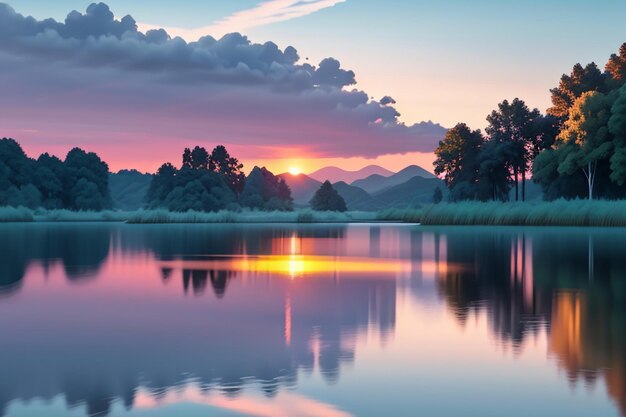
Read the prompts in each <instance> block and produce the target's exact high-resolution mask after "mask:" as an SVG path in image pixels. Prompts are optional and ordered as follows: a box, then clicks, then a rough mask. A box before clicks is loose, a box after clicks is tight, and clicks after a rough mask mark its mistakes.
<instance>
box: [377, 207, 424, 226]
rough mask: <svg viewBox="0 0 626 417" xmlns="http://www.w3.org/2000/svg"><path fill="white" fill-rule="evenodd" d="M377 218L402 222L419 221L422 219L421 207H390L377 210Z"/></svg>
mask: <svg viewBox="0 0 626 417" xmlns="http://www.w3.org/2000/svg"><path fill="white" fill-rule="evenodd" d="M376 219H377V220H381V221H391V222H404V223H419V222H421V219H422V209H421V208H401V209H398V208H390V209H385V210H382V211H380V212H378V215H377V216H376Z"/></svg>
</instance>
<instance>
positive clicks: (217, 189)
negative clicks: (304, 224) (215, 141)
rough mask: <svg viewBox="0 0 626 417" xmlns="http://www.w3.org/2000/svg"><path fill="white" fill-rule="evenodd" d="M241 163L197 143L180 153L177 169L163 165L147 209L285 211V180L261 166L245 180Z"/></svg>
mask: <svg viewBox="0 0 626 417" xmlns="http://www.w3.org/2000/svg"><path fill="white" fill-rule="evenodd" d="M242 168H243V165H242V164H240V163H239V161H238V160H237V159H236V158H234V157H232V156H230V154H229V153H228V151H227V150H226V148H225V147H224V146H216V147H215V148H214V149H213V152H211V154H210V155H209V153H208V152H207V151H206V150H205V149H204V148H201V147H199V146H196V147H195V148H194V149H193V150H191V149H189V148H187V149H185V151H184V152H183V161H182V167H181V169H176V168H175V167H174V166H173V165H172V164H170V163H166V164H163V165H162V166H161V167H160V168H159V169H158V171H157V173H156V174H155V175H154V177H153V178H152V182H151V183H150V187H149V189H148V192H147V196H146V199H147V206H148V208H152V209H156V208H164V209H168V210H171V211H176V212H187V211H194V212H211V211H212V212H216V211H220V210H226V209H228V210H231V211H233V210H234V211H237V210H239V209H240V208H241V207H242V206H243V207H248V208H252V209H258V210H269V211H274V210H277V211H289V210H292V208H293V200H292V199H291V192H290V191H289V187H288V186H287V184H285V182H284V181H283V180H282V179H280V178H278V177H276V176H274V175H273V174H272V173H271V172H269V171H268V170H267V169H265V168H258V167H255V168H254V169H253V170H252V172H251V173H250V176H249V177H248V178H247V179H246V178H245V176H244V174H243V173H242V172H241V169H242Z"/></svg>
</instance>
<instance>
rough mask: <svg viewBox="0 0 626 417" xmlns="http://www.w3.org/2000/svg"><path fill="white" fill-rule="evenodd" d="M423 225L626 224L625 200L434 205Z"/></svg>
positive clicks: (621, 225)
mask: <svg viewBox="0 0 626 417" xmlns="http://www.w3.org/2000/svg"><path fill="white" fill-rule="evenodd" d="M421 223H422V224H424V225H497V226H598V227H610V226H617V227H623V226H626V201H600V200H599V201H586V200H575V201H566V200H557V201H552V202H537V203H496V202H490V203H480V202H463V203H454V204H437V205H432V206H429V207H428V208H426V209H425V210H424V211H423V213H422V216H421Z"/></svg>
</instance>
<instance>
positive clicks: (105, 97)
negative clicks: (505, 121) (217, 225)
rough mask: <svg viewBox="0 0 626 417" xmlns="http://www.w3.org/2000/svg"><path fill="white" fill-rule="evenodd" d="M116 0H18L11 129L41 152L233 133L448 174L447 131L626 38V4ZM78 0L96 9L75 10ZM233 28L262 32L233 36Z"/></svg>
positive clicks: (307, 164)
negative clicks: (442, 160) (97, 2)
mask: <svg viewBox="0 0 626 417" xmlns="http://www.w3.org/2000/svg"><path fill="white" fill-rule="evenodd" d="M106 3H107V4H108V6H109V7H110V9H111V11H112V14H109V12H108V10H107V8H106V7H103V6H101V7H93V8H91V9H90V11H89V12H87V13H86V10H87V7H88V6H89V4H90V2H89V1H82V0H55V1H54V2H51V1H42V0H14V1H9V2H8V4H6V3H5V4H3V3H1V2H0V91H2V94H0V127H1V128H2V129H1V131H0V136H10V137H14V138H15V139H17V140H18V141H19V142H20V143H21V144H22V145H23V147H24V148H25V150H26V151H27V153H29V155H31V156H37V155H38V154H39V153H41V152H45V151H49V152H52V153H54V154H57V155H59V156H63V155H64V154H65V153H66V152H67V151H68V150H69V149H70V148H71V147H74V146H80V147H83V148H85V149H87V150H93V151H96V152H98V153H99V154H100V155H101V156H102V157H103V159H105V160H106V161H107V162H108V163H109V166H110V168H111V169H112V170H118V169H121V168H138V169H140V170H142V171H154V170H155V169H156V168H157V167H158V166H159V165H160V164H161V163H163V162H165V161H172V162H174V163H177V164H178V163H179V159H180V158H179V155H180V153H181V151H182V148H184V147H186V146H193V145H196V144H199V145H202V146H205V147H207V148H210V147H212V146H214V145H215V144H225V145H226V146H227V147H228V149H229V150H231V153H232V154H234V155H235V156H238V157H239V158H240V159H241V160H243V162H244V163H245V164H246V166H247V168H248V169H249V168H251V166H252V165H254V164H263V165H267V166H268V168H270V169H272V170H274V171H276V172H282V171H286V170H287V169H289V168H290V167H299V168H301V169H302V170H303V171H305V172H310V171H312V170H315V169H317V168H320V167H322V166H325V165H337V166H340V167H343V168H347V169H358V168H361V167H362V166H364V165H368V164H371V163H377V164H380V165H382V166H384V167H386V168H388V169H392V170H399V169H401V168H403V167H404V166H406V165H408V164H412V163H415V164H420V165H422V166H423V167H424V168H426V169H429V170H431V169H432V166H431V162H432V150H433V149H434V147H435V146H436V143H437V141H438V139H439V138H441V137H442V135H443V133H444V132H445V129H444V128H449V127H452V126H453V125H454V124H456V123H457V122H459V121H464V122H467V123H468V124H469V125H470V126H472V127H475V128H484V125H485V121H484V120H485V116H486V115H487V113H488V112H489V111H490V110H491V109H492V108H494V107H495V106H496V104H497V103H498V102H500V101H501V100H502V99H505V98H513V97H520V98H522V99H524V100H526V102H527V103H528V104H529V105H530V106H533V107H538V108H539V109H540V110H542V111H545V109H546V108H547V107H548V106H549V91H548V90H549V89H550V88H551V87H554V86H555V85H557V84H558V79H559V77H560V75H561V74H562V73H563V72H566V71H569V69H570V68H571V67H572V65H573V64H575V63H576V62H579V61H580V62H582V63H587V62H590V61H596V62H597V63H598V64H599V65H600V66H601V67H602V66H603V65H604V63H605V62H606V60H607V58H608V56H609V55H610V54H611V53H613V52H615V51H616V50H617V49H618V47H619V46H620V45H621V44H622V43H623V42H624V41H626V25H624V19H625V18H626V2H624V1H623V0H606V1H603V2H602V4H601V5H599V4H597V3H595V4H594V3H593V2H589V1H579V0H549V1H546V0H542V1H540V0H528V1H496V0H477V1H471V2H470V1H467V0H441V1H437V2H432V1H428V2H426V1H421V0H414V1H408V0H402V1H400V0H388V1H380V0H300V1H297V0H267V1H261V0H229V1H223V0H220V1H207V0H204V1H201V0H179V1H176V2H158V3H156V2H154V1H153V0H133V1H131V2H129V1H122V0H108V1H107V2H106ZM13 9H14V10H15V11H13ZM72 10H78V11H79V12H80V13H82V14H85V13H86V15H76V14H74V15H72V16H70V18H69V19H68V24H67V25H66V24H63V22H64V21H65V19H66V16H67V15H68V13H69V12H70V11H72ZM16 13H17V14H16ZM18 14H21V15H24V16H30V15H32V16H33V17H34V18H35V19H37V21H35V20H29V19H25V18H23V17H22V16H20V15H18ZM128 14H130V15H132V17H133V18H134V20H135V21H136V24H137V26H138V29H139V31H141V32H145V31H147V30H149V29H156V28H165V29H166V30H167V32H168V33H169V34H170V35H171V36H172V37H174V36H181V37H182V38H184V39H185V41H187V42H194V41H197V40H198V38H200V37H202V36H204V35H211V36H213V38H215V39H217V41H214V40H207V38H205V39H204V40H203V41H200V42H199V43H186V42H183V41H182V40H166V39H165V38H164V37H163V36H164V35H163V34H162V33H160V32H151V35H150V36H147V37H146V36H143V35H141V36H140V34H137V33H136V32H135V28H134V22H133V21H131V20H129V19H123V20H122V21H121V22H119V21H118V22H117V23H115V22H114V21H113V20H112V18H113V16H114V17H115V19H118V20H119V19H122V18H123V17H124V16H126V15H128ZM47 18H53V19H55V20H56V21H57V22H59V23H55V22H51V21H46V22H41V21H42V20H44V19H47ZM231 32H239V33H241V34H243V35H245V36H247V37H248V40H246V39H244V38H242V37H241V36H233V35H230V36H228V37H227V38H224V39H221V40H220V38H221V37H222V36H223V35H225V34H228V33H231ZM142 36H143V37H142ZM265 42H273V43H274V44H276V46H277V48H275V47H274V46H273V45H271V44H266V45H265V46H263V44H265ZM289 46H291V47H292V48H288V47H289ZM294 48H295V50H294ZM296 51H297V52H296ZM330 57H332V58H334V59H333V60H326V61H323V60H324V59H326V58H330ZM322 61H323V64H322V65H321V66H320V63H321V62H322ZM312 66H314V67H316V68H313V67H312ZM318 67H319V68H318ZM350 71H353V72H350ZM353 81H356V84H353ZM353 89H356V90H358V91H353ZM391 98H392V99H391ZM394 102H395V103H394ZM396 111H397V112H396ZM398 114H399V115H398ZM429 121H432V123H430V122H429Z"/></svg>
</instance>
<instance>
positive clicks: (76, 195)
mask: <svg viewBox="0 0 626 417" xmlns="http://www.w3.org/2000/svg"><path fill="white" fill-rule="evenodd" d="M0 206H16V207H17V206H24V207H28V208H37V207H44V208H47V209H62V208H65V209H71V210H102V209H106V208H110V207H111V206H112V202H111V196H110V192H109V167H108V166H107V164H106V163H105V162H103V161H102V160H101V159H100V157H98V155H96V154H95V153H92V152H85V151H84V150H82V149H80V148H74V149H72V150H71V151H69V152H68V154H67V156H66V157H65V159H64V160H61V159H59V158H57V157H56V156H51V155H49V154H47V153H44V154H42V155H41V156H40V157H39V158H37V159H32V158H29V157H28V156H27V155H26V154H25V153H24V151H23V150H22V147H21V146H20V145H19V144H18V143H17V142H16V141H15V140H14V139H9V138H3V139H0Z"/></svg>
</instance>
